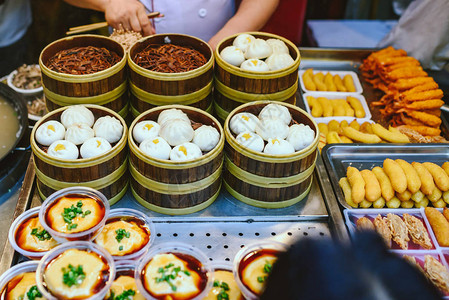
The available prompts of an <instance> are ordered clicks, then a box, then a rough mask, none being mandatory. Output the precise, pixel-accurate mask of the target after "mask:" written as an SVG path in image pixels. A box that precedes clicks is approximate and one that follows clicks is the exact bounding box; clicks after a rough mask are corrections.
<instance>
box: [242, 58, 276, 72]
mask: <svg viewBox="0 0 449 300" xmlns="http://www.w3.org/2000/svg"><path fill="white" fill-rule="evenodd" d="M240 69H242V70H247V71H253V72H267V71H270V68H269V67H268V65H267V63H266V62H264V61H263V60H260V59H254V58H253V59H248V60H245V61H244V62H242V64H241V65H240Z"/></svg>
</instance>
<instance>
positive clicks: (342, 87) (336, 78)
mask: <svg viewBox="0 0 449 300" xmlns="http://www.w3.org/2000/svg"><path fill="white" fill-rule="evenodd" d="M334 83H335V86H336V87H337V91H339V92H346V91H347V90H346V87H345V85H344V84H343V80H341V77H340V75H338V74H335V75H334Z"/></svg>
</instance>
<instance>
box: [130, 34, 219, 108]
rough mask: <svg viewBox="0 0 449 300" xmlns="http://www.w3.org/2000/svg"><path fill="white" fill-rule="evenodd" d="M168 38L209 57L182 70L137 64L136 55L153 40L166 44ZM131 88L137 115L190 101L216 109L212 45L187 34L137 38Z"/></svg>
mask: <svg viewBox="0 0 449 300" xmlns="http://www.w3.org/2000/svg"><path fill="white" fill-rule="evenodd" d="M167 40H170V43H172V44H174V45H178V46H191V47H193V48H194V49H195V50H197V51H199V52H200V53H202V54H203V55H204V57H205V58H206V59H207V62H206V64H204V65H203V66H201V67H199V68H197V69H194V70H191V71H188V72H182V73H162V72H154V71H150V70H147V69H145V68H142V67H141V66H139V65H137V64H136V63H135V62H134V60H133V58H134V56H135V55H136V54H137V53H139V52H141V51H142V50H143V49H145V47H146V46H148V45H150V44H156V45H159V44H160V45H163V44H165V43H166V41H167ZM128 65H129V79H130V82H129V89H130V100H131V112H132V114H133V116H134V117H136V116H138V115H139V114H140V113H142V112H144V111H147V110H148V109H151V108H154V107H157V106H161V105H169V104H180V105H189V106H193V107H197V108H200V109H201V110H204V111H207V112H212V109H213V105H212V103H213V101H212V100H213V95H212V86H213V65H214V55H213V51H212V48H211V47H210V46H209V44H207V43H206V42H204V41H203V40H200V39H198V38H196V37H193V36H189V35H184V34H171V33H170V34H156V35H152V36H150V37H147V38H144V39H141V40H139V41H137V42H136V43H135V44H134V45H133V46H132V47H131V49H130V50H129V54H128Z"/></svg>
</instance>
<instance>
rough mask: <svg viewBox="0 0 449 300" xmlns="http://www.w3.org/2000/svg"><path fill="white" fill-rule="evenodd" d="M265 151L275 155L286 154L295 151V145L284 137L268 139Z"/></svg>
mask: <svg viewBox="0 0 449 300" xmlns="http://www.w3.org/2000/svg"><path fill="white" fill-rule="evenodd" d="M263 152H264V153H267V154H273V155H285V154H291V153H293V152H295V149H294V148H293V146H292V145H291V144H290V143H289V142H287V141H286V140H283V139H268V143H267V145H266V146H265V149H263Z"/></svg>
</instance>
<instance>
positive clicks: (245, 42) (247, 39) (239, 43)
mask: <svg viewBox="0 0 449 300" xmlns="http://www.w3.org/2000/svg"><path fill="white" fill-rule="evenodd" d="M255 40H256V38H255V37H254V36H252V35H251V34H247V33H242V34H239V35H238V36H236V38H235V39H234V41H233V42H232V45H234V46H236V47H237V48H240V49H242V51H243V52H245V51H246V49H248V46H249V44H251V43H252V42H254V41H255Z"/></svg>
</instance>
